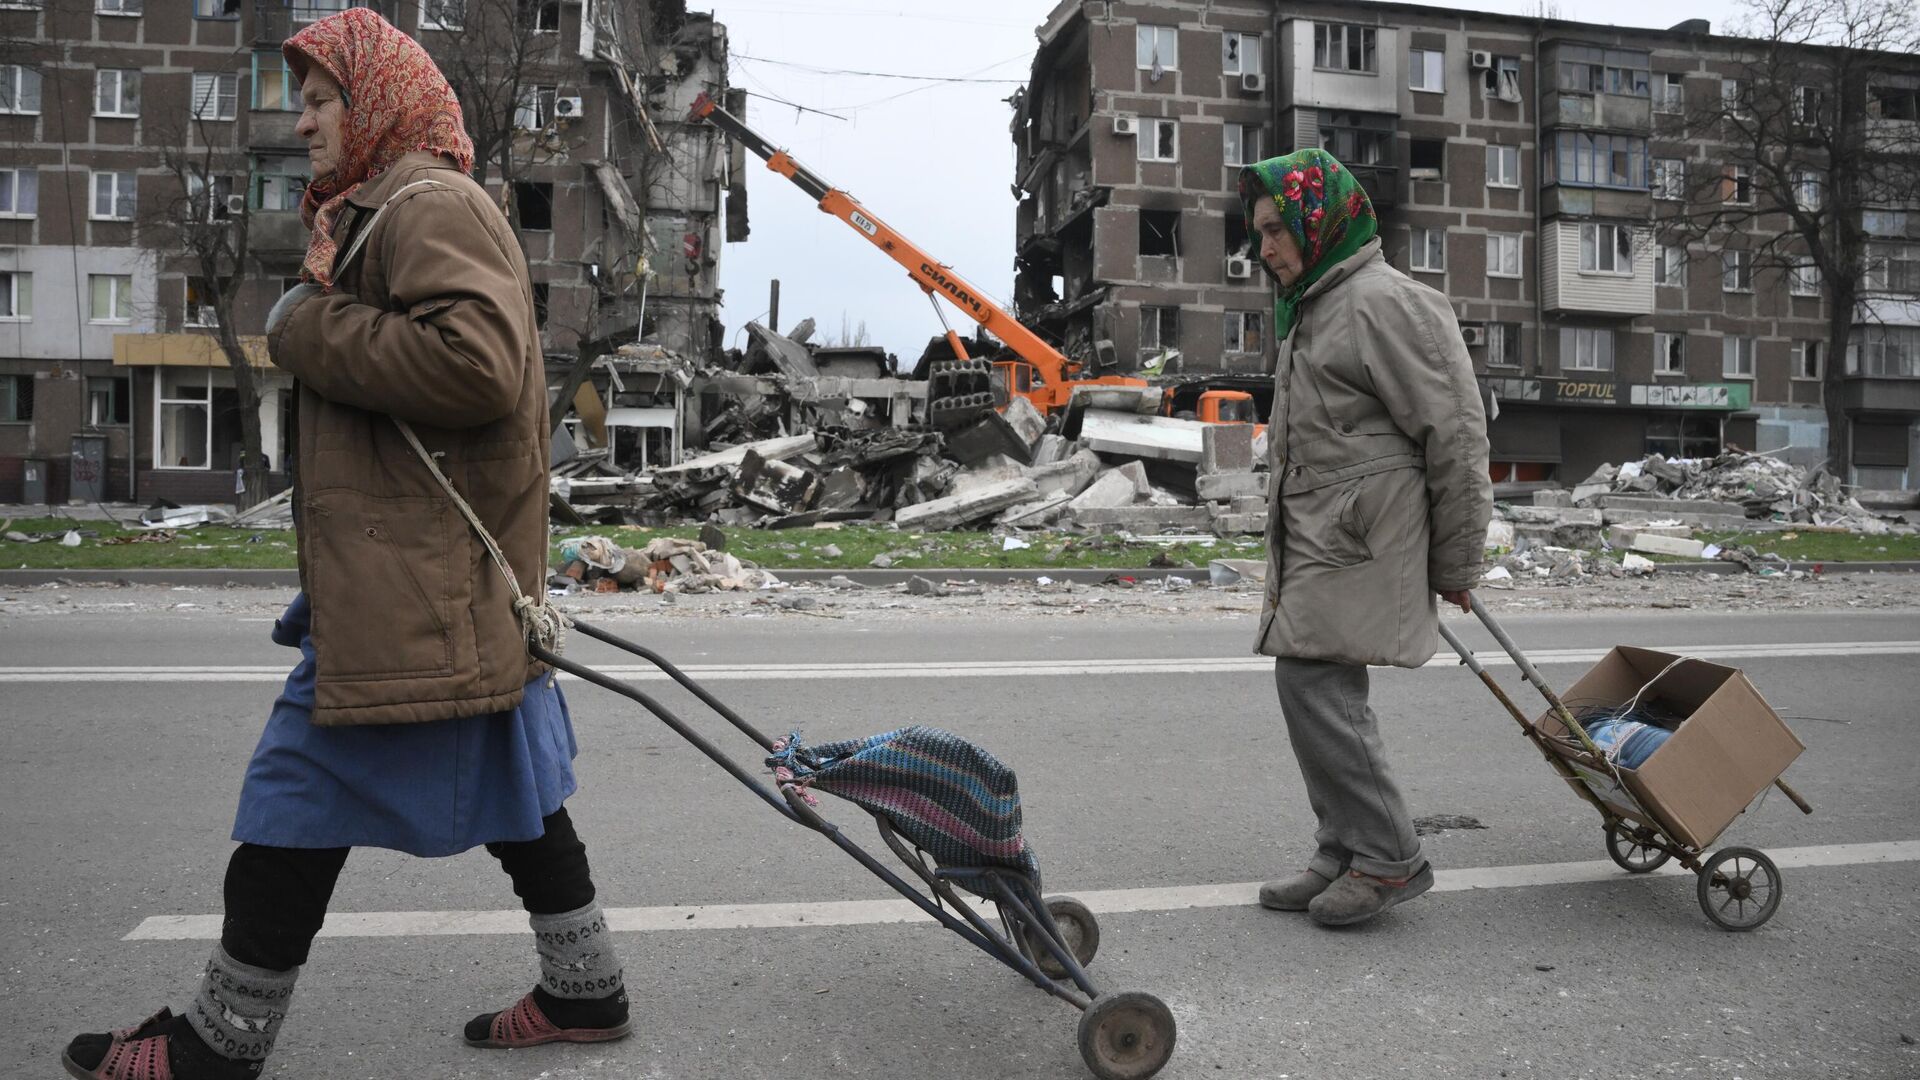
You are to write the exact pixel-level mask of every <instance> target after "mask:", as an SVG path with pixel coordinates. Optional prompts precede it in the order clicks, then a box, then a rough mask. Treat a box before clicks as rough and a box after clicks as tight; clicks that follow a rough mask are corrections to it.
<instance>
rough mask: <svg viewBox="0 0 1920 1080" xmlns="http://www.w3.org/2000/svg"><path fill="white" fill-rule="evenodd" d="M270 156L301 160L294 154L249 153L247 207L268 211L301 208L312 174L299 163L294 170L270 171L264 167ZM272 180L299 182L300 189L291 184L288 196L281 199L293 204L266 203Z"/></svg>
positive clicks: (277, 211)
mask: <svg viewBox="0 0 1920 1080" xmlns="http://www.w3.org/2000/svg"><path fill="white" fill-rule="evenodd" d="M268 158H273V159H276V160H284V161H290V162H298V161H299V160H300V158H299V157H298V156H296V155H294V154H268V153H257V154H252V155H249V156H248V159H247V209H249V210H263V211H266V212H268V213H282V212H286V211H293V210H298V209H300V200H301V199H302V197H303V196H304V195H305V194H306V190H307V184H308V182H309V181H310V179H311V174H310V173H309V172H308V170H307V169H306V168H305V167H304V166H298V165H297V166H296V167H295V171H292V172H286V171H280V170H273V171H269V170H267V169H266V168H264V167H263V165H264V163H265V161H266V160H267V159H268ZM272 181H297V182H298V185H299V186H298V189H297V190H296V189H295V188H293V187H292V186H289V187H288V189H287V196H288V198H286V199H283V200H280V201H290V202H291V203H292V205H291V206H268V205H267V204H266V202H267V200H266V192H267V185H268V184H269V183H270V182H272Z"/></svg>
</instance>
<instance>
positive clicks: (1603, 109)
mask: <svg viewBox="0 0 1920 1080" xmlns="http://www.w3.org/2000/svg"><path fill="white" fill-rule="evenodd" d="M1540 123H1541V125H1542V126H1543V127H1550V128H1552V127H1584V128H1603V129H1605V130H1607V131H1630V132H1633V133H1635V134H1638V135H1648V134H1651V133H1652V131H1653V102H1652V101H1651V100H1650V99H1648V98H1643V97H1627V96H1623V95H1620V94H1585V93H1575V92H1573V91H1570V90H1550V91H1548V92H1547V94H1546V95H1545V96H1544V97H1543V98H1542V99H1541V105H1540Z"/></svg>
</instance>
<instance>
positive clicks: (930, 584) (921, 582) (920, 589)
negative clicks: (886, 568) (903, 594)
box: [907, 574, 947, 596]
mask: <svg viewBox="0 0 1920 1080" xmlns="http://www.w3.org/2000/svg"><path fill="white" fill-rule="evenodd" d="M907 594H908V595H909V596H945V595H947V590H946V588H945V587H944V586H942V585H941V584H940V583H939V582H936V581H929V580H928V579H926V578H923V577H920V576H919V575H917V574H916V575H914V576H913V577H910V578H908V579H907Z"/></svg>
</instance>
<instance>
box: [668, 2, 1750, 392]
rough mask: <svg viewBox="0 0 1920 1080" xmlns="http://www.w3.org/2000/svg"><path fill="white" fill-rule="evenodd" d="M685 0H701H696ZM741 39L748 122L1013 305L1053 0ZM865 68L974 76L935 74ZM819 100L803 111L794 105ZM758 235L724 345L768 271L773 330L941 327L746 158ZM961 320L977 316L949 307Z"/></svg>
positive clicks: (726, 260)
mask: <svg viewBox="0 0 1920 1080" xmlns="http://www.w3.org/2000/svg"><path fill="white" fill-rule="evenodd" d="M1552 2H1553V3H1554V4H1555V6H1556V7H1557V9H1558V15H1559V16H1560V17H1561V18H1564V19H1573V20H1577V21H1581V22H1617V23H1620V24H1622V25H1628V26H1652V27H1665V26H1672V25H1673V24H1675V23H1677V22H1680V21H1682V20H1684V19H1690V18H1704V19H1707V20H1709V21H1711V22H1712V23H1713V28H1714V30H1715V31H1716V32H1718V31H1722V30H1724V29H1726V27H1727V26H1728V24H1729V22H1730V20H1732V19H1733V18H1734V17H1735V13H1736V11H1737V10H1738V5H1737V0H1686V2H1684V3H1681V4H1674V3H1662V2H1657V0H1552ZM692 6H694V7H696V8H698V7H700V6H702V5H700V4H699V3H698V2H697V0H696V3H695V4H693V5H692ZM1459 6H1461V7H1464V8H1467V9H1471V10H1479V11H1497V12H1506V13H1509V14H1527V13H1530V12H1531V11H1532V10H1533V9H1534V8H1535V7H1536V4H1535V3H1534V0H1468V2H1466V3H1464V4H1461V5H1459ZM712 7H713V10H714V14H715V15H716V17H718V18H719V20H720V21H721V22H723V23H725V24H726V26H727V28H728V31H729V34H730V38H731V42H732V47H733V52H734V58H733V67H732V75H733V84H734V85H735V86H737V87H741V88H744V89H746V90H748V91H749V92H751V93H753V94H756V95H760V96H756V97H754V98H752V99H750V102H749V105H748V112H747V122H748V124H750V125H751V126H753V127H754V128H756V129H758V130H759V131H760V132H761V134H763V135H765V136H766V137H767V138H768V139H769V140H770V141H771V142H773V143H774V144H775V145H777V146H784V147H786V148H787V149H788V150H789V151H791V152H792V154H793V156H794V157H795V158H797V159H799V160H800V161H801V162H803V163H805V164H806V165H807V166H809V167H811V168H812V169H813V170H814V171H815V172H817V173H819V174H820V175H821V176H822V177H824V178H825V179H826V181H827V182H828V183H830V184H833V185H834V186H836V187H839V188H841V189H842V190H845V191H846V192H848V193H849V194H851V195H852V196H853V197H854V198H855V199H858V200H859V201H860V202H861V203H862V204H864V205H865V206H866V207H867V209H868V210H870V211H871V212H872V214H873V216H875V217H877V218H879V219H880V220H882V221H884V222H886V223H888V224H889V225H892V226H893V227H894V228H896V229H898V230H899V231H900V232H902V233H904V234H905V235H906V236H907V237H908V239H910V240H912V241H914V242H915V243H918V244H919V245H921V246H922V247H924V248H926V249H927V250H928V251H930V252H932V253H933V254H934V255H935V256H936V257H938V258H940V259H942V260H944V261H945V262H946V263H948V264H949V265H951V266H952V267H953V268H954V269H955V270H956V271H958V272H959V273H960V274H961V275H962V276H964V277H965V278H967V279H968V280H970V281H972V282H973V284H975V285H977V286H979V287H980V288H981V289H982V290H983V291H984V292H986V293H987V294H988V295H990V296H993V297H994V298H996V299H997V300H999V301H1001V302H1002V304H1003V306H1006V307H1007V308H1008V309H1009V310H1011V307H1012V304H1011V293H1012V291H1013V244H1014V237H1013V211H1014V198H1013V194H1012V192H1011V191H1010V190H1009V189H1010V186H1011V184H1012V182H1013V143H1012V138H1011V136H1010V135H1009V133H1008V129H1007V126H1008V123H1009V122H1010V120H1011V118H1012V112H1011V110H1010V109H1009V108H1008V106H1007V104H1006V98H1007V97H1008V95H1010V94H1012V93H1013V91H1014V89H1015V88H1016V87H1018V86H1020V85H1022V84H1023V83H1024V82H1025V78H1026V74H1027V68H1028V65H1029V63H1030V62H1031V60H1032V57H1033V51H1034V45H1035V39H1034V35H1033V31H1034V27H1036V26H1038V25H1039V24H1040V22H1041V20H1042V19H1044V18H1045V17H1046V14H1047V12H1048V11H1050V10H1052V7H1053V3H1052V0H974V2H972V3H969V4H965V5H951V6H947V7H944V8H936V7H934V6H933V5H930V4H925V3H908V2H906V0H893V2H884V0H738V2H735V0H713V2H712ZM849 71H862V72H879V73H886V74H893V75H913V76H923V77H933V78H939V79H949V78H951V79H962V80H973V81H959V82H927V81H919V80H909V79H900V78H885V77H875V76H867V75H852V74H842V73H841V72H849ZM769 96H771V97H774V98H781V99H784V100H785V101H787V102H791V103H793V105H800V106H805V107H807V108H809V109H817V110H821V111H822V112H827V113H832V114H835V115H833V116H825V115H820V113H815V112H802V111H799V110H797V109H795V108H794V107H793V106H792V105H785V104H781V103H779V102H777V101H773V100H769ZM747 183H748V187H749V198H748V203H749V207H750V210H751V216H752V224H753V237H752V239H751V240H749V241H747V242H746V243H743V244H727V245H725V247H724V249H723V250H722V253H721V273H720V283H721V286H722V287H723V288H724V289H725V290H726V310H725V314H724V318H725V321H726V325H727V335H728V345H729V346H739V345H741V344H742V343H743V341H744V334H742V333H741V332H740V331H741V327H743V326H744V325H745V324H746V323H747V322H748V321H749V320H752V319H761V320H762V321H764V319H765V314H766V310H767V285H768V282H769V281H770V280H771V279H774V278H778V279H780V327H781V329H782V330H788V329H791V328H792V327H793V325H794V324H795V323H797V322H799V321H800V320H801V319H802V318H804V317H807V316H809V315H810V316H812V317H813V318H814V320H815V321H816V322H817V323H818V324H819V333H818V334H816V336H815V338H814V340H815V341H821V340H823V339H827V338H832V339H838V338H840V337H841V333H842V329H841V328H842V324H843V320H844V324H845V326H846V327H847V329H848V332H849V333H853V332H857V330H858V328H859V326H860V325H861V324H862V323H864V324H865V325H866V329H867V334H868V338H869V340H870V341H871V342H872V343H873V344H875V345H879V346H881V347H883V348H885V349H887V350H888V351H890V352H894V353H897V354H899V355H900V358H901V360H902V361H903V362H910V361H912V360H913V359H915V358H917V357H918V356H919V355H920V350H921V349H922V348H923V347H924V346H925V344H926V341H927V339H928V338H929V337H931V336H933V335H934V334H937V333H939V332H940V323H939V320H938V319H937V318H936V317H935V315H934V313H933V311H932V310H931V306H930V305H929V304H928V302H927V299H926V297H925V296H924V295H923V294H922V293H921V292H920V290H919V289H918V288H917V287H916V286H915V285H914V284H913V283H912V281H911V280H909V279H908V277H907V276H906V271H904V270H902V269H900V268H899V267H898V266H897V265H895V264H894V263H893V262H892V261H891V260H890V259H888V258H887V257H885V256H884V255H883V254H882V253H881V252H880V251H879V250H878V249H877V248H875V247H873V246H872V245H871V244H869V243H868V242H867V241H866V240H865V239H864V238H863V237H861V236H860V235H859V234H858V233H856V232H854V231H853V230H852V229H851V228H850V227H848V226H847V225H846V224H845V223H843V222H841V221H839V220H837V219H835V218H832V217H830V216H828V215H826V214H824V213H821V212H820V210H819V209H818V207H816V206H815V205H814V204H813V202H812V201H810V200H809V199H808V198H807V197H806V196H805V195H804V194H802V193H801V191H800V190H799V189H798V188H796V187H794V186H793V185H792V184H791V183H789V182H788V181H787V180H785V179H784V178H782V177H780V176H777V175H776V174H774V173H771V172H769V171H767V169H766V167H765V165H764V164H762V163H761V162H760V161H759V160H758V159H757V158H753V157H751V156H749V158H748V180H747ZM947 317H948V318H949V319H951V320H953V321H954V322H955V324H956V329H961V330H962V332H967V331H970V330H971V329H972V325H971V323H970V321H968V320H966V319H965V318H964V317H963V316H961V315H960V314H959V313H958V312H957V311H955V310H954V309H952V308H948V309H947Z"/></svg>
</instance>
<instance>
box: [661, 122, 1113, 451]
mask: <svg viewBox="0 0 1920 1080" xmlns="http://www.w3.org/2000/svg"><path fill="white" fill-rule="evenodd" d="M688 119H689V120H705V121H707V122H708V123H710V124H712V125H713V126H715V127H717V128H719V129H720V130H721V131H724V132H726V133H727V134H728V135H730V136H732V137H733V138H735V139H738V140H739V141H740V144H741V145H742V146H744V147H746V148H747V149H748V150H751V151H752V152H753V153H754V154H755V155H757V156H758V157H760V158H762V159H763V160H765V161H766V163H767V168H769V169H772V170H773V171H774V172H776V173H779V174H780V175H781V176H784V177H786V178H787V179H789V180H791V181H793V183H794V186H796V187H798V188H799V189H800V190H801V191H804V192H806V193H807V197H808V198H810V199H813V200H814V201H815V202H817V203H819V204H820V209H821V210H822V211H823V212H825V213H828V214H832V215H833V216H834V217H837V218H839V219H840V220H841V221H844V222H846V223H847V224H848V225H850V226H852V227H853V229H854V231H855V232H857V233H859V234H860V235H861V236H863V237H865V238H866V239H867V241H868V242H869V243H871V244H872V245H873V246H874V247H877V248H879V249H880V250H881V251H882V252H885V253H886V255H887V257H888V258H890V259H892V260H893V261H894V262H896V263H899V264H900V265H901V267H903V268H904V269H905V270H906V271H907V276H908V277H909V278H912V279H913V283H914V284H915V285H918V286H919V287H920V290H921V291H922V292H924V293H926V294H927V298H928V300H929V301H930V302H932V303H933V311H934V314H935V315H938V316H939V318H940V325H941V327H943V328H944V329H945V330H946V334H947V344H948V345H949V346H951V347H952V349H953V355H954V359H956V360H966V359H968V356H967V349H966V346H965V345H964V344H962V343H961V340H960V335H959V334H958V333H956V332H955V331H954V329H953V327H952V325H951V324H949V323H948V322H947V315H946V312H945V311H943V310H941V308H940V304H939V302H938V299H936V298H944V299H945V300H946V301H947V302H948V303H950V304H952V305H953V306H954V307H957V308H959V309H960V310H961V311H962V312H965V313H966V315H967V316H968V317H969V318H971V319H973V321H975V322H977V323H979V324H980V325H981V326H982V327H984V328H985V329H986V331H987V332H988V333H990V334H992V335H993V336H994V337H995V338H997V339H999V340H1000V341H1001V342H1002V343H1003V344H1005V345H1006V346H1007V347H1008V348H1009V349H1012V350H1013V352H1014V355H1016V356H1018V357H1019V358H1020V359H1018V360H1000V361H995V362H994V365H993V366H994V374H995V377H996V378H997V379H998V380H999V382H1000V385H1001V388H1002V390H1003V391H1004V392H1003V393H1002V394H1001V395H999V396H1000V397H1001V398H1002V400H1011V399H1012V397H1013V396H1014V395H1018V396H1020V397H1024V398H1026V399H1027V400H1028V401H1031V402H1032V403H1033V404H1034V407H1035V408H1038V409H1039V410H1040V412H1041V414H1042V415H1051V414H1052V413H1054V412H1055V411H1057V410H1061V409H1064V408H1066V407H1067V402H1068V401H1069V400H1070V399H1071V398H1072V397H1073V389H1074V387H1076V386H1133V387H1144V386H1146V385H1148V384H1147V381H1146V380H1145V379H1135V378H1129V377H1127V376H1125V375H1103V376H1099V377H1097V378H1083V377H1081V375H1080V370H1081V367H1082V365H1081V364H1080V363H1079V362H1078V361H1075V360H1069V359H1068V358H1067V357H1065V356H1063V355H1061V354H1060V351H1059V350H1058V349H1055V348H1054V347H1053V346H1051V345H1049V344H1047V343H1046V342H1045V341H1042V340H1041V339H1040V336H1039V335H1038V334H1035V333H1034V332H1033V331H1031V330H1029V329H1027V328H1026V327H1025V326H1024V325H1022V324H1021V323H1020V321H1019V320H1018V319H1015V318H1014V317H1013V316H1012V315H1009V314H1008V313H1007V312H1006V311H1005V310H1004V309H1003V308H1001V307H1000V305H998V304H996V303H994V302H993V301H992V300H991V299H989V298H988V297H987V294H986V293H984V292H981V291H980V290H979V289H977V288H975V287H974V286H973V285H970V284H968V283H967V281H966V279H965V278H962V277H961V276H960V275H959V274H956V273H954V272H953V270H952V268H950V267H948V266H947V265H946V264H945V263H942V262H941V261H940V260H938V259H936V258H934V257H933V256H932V255H931V254H929V253H928V252H927V251H926V250H924V249H923V248H921V247H920V246H919V245H918V244H915V243H914V242H913V241H911V240H908V239H907V238H906V237H905V236H902V235H901V234H900V233H899V232H897V231H895V230H894V229H893V228H892V227H891V226H889V225H887V223H886V222H884V221H881V220H880V219H879V218H878V217H875V216H874V215H873V213H872V212H870V211H869V210H868V209H867V208H866V207H864V206H862V205H860V202H859V200H857V199H855V198H854V197H853V196H851V195H849V194H847V193H846V192H844V191H841V190H840V189H839V188H836V187H834V186H833V185H831V184H829V183H827V182H826V181H825V180H822V179H821V178H820V177H819V176H818V175H817V174H815V173H814V172H813V171H812V170H810V169H808V168H807V167H806V166H804V165H802V164H800V163H799V162H798V161H795V160H794V159H793V156H792V155H790V154H788V153H787V152H786V151H785V150H782V149H779V148H778V147H775V146H774V145H773V144H772V143H769V142H768V141H767V140H766V139H764V138H762V137H761V136H760V134H759V133H758V132H756V131H754V130H753V129H752V128H750V127H748V126H747V125H746V124H745V123H743V122H742V121H741V120H740V118H739V117H737V116H734V115H733V114H732V113H729V112H728V111H727V110H725V109H723V108H721V107H720V105H719V103H717V102H715V101H714V100H713V99H712V98H711V97H708V96H707V95H706V94H701V95H700V96H699V98H697V99H696V100H695V101H694V103H693V111H692V113H691V114H690V115H689V117H688Z"/></svg>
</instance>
